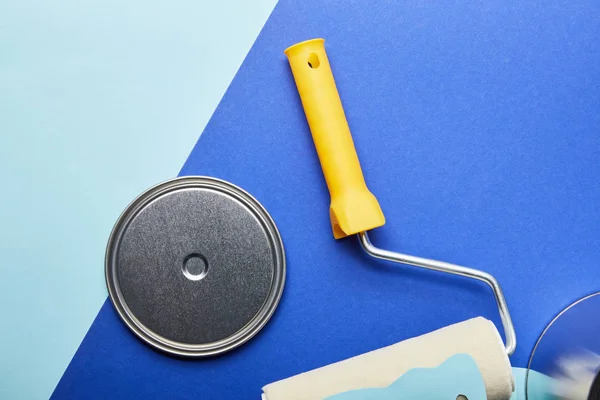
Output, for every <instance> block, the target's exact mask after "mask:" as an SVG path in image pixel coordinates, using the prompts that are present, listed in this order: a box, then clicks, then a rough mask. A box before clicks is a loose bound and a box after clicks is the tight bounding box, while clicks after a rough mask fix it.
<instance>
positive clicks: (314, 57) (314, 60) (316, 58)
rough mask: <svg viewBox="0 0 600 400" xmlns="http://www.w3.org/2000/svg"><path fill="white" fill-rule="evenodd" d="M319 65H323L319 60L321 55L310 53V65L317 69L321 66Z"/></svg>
mask: <svg viewBox="0 0 600 400" xmlns="http://www.w3.org/2000/svg"><path fill="white" fill-rule="evenodd" d="M319 65H321V62H320V61H319V56H318V55H316V54H315V53H310V54H309V55H308V66H309V67H311V68H312V69H315V68H319Z"/></svg>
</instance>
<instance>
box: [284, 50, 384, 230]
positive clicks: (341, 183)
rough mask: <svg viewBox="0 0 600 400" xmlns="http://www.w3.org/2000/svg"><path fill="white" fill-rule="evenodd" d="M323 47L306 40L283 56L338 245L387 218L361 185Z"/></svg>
mask: <svg viewBox="0 0 600 400" xmlns="http://www.w3.org/2000/svg"><path fill="white" fill-rule="evenodd" d="M324 43H325V41H324V40H323V39H313V40H308V41H306V42H301V43H298V44H296V45H294V46H291V47H289V48H288V49H286V50H285V54H286V56H287V57H288V60H289V62H290V66H291V68H292V73H293V74H294V80H295V81H296V86H297V87H298V92H299V93H300V98H301V100H302V106H303V107H304V113H305V114H306V119H307V120H308V125H309V126H310V131H311V133H312V137H313V141H314V142H315V147H316V148H317V153H318V155H319V160H320V161H321V168H322V169H323V174H324V175H325V180H326V181H327V187H328V188H329V194H330V195H331V206H330V208H329V215H330V217H331V225H332V227H333V236H334V237H335V238H336V239H339V238H343V237H345V236H348V235H352V234H355V233H359V232H364V231H367V230H370V229H373V228H377V227H378V226H382V225H383V224H385V217H384V216H383V212H382V211H381V207H380V206H379V203H378V202H377V199H376V198H375V196H373V194H372V193H371V192H370V191H369V189H368V188H367V185H366V184H365V178H364V177H363V173H362V170H361V168H360V162H359V161H358V155H357V154H356V149H355V148H354V142H353V141H352V135H351V134H350V128H349V127H348V122H347V121H346V115H345V114H344V109H343V107H342V102H341V100H340V96H339V94H338V91H337V88H336V86H335V81H334V79H333V74H332V73H331V67H330V66H329V60H328V59H327V53H325V46H324Z"/></svg>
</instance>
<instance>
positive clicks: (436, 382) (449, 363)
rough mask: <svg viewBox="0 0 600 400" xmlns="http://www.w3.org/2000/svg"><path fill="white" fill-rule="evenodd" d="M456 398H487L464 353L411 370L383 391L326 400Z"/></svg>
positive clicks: (357, 392)
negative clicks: (431, 365)
mask: <svg viewBox="0 0 600 400" xmlns="http://www.w3.org/2000/svg"><path fill="white" fill-rule="evenodd" d="M459 395H463V396H465V397H466V398H468V399H470V400H485V399H486V393H485V384H484V383H483V377H482V376H481V373H480V372H479V369H478V368H477V364H476V363H475V360H473V358H472V357H471V356H469V355H467V354H457V355H455V356H452V357H450V358H449V359H448V360H446V361H445V362H444V363H443V364H441V365H440V366H439V367H436V368H415V369H412V370H410V371H408V372H407V373H405V374H404V375H402V376H400V378H398V380H396V381H395V382H394V383H392V384H391V385H390V386H388V387H386V388H369V389H359V390H352V391H349V392H344V393H340V394H336V395H334V396H330V397H328V398H327V400H402V399H427V400H438V399H439V400H447V399H449V398H451V399H454V398H456V397H457V396H459ZM448 396H450V397H448Z"/></svg>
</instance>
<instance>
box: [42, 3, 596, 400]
mask: <svg viewBox="0 0 600 400" xmlns="http://www.w3.org/2000/svg"><path fill="white" fill-rule="evenodd" d="M598 15H600V6H599V5H598V4H597V2H594V1H583V2H577V3H573V2H572V3H569V2H564V1H560V0H552V1H547V0H545V1H541V0H540V1H530V2H526V3H524V2H506V1H504V0H491V1H488V2H486V3H485V4H483V3H477V4H475V3H470V2H436V3H432V2H423V1H417V0H415V1H412V0H409V1H377V2H374V1H370V0H357V1H351V2H350V1H347V0H330V1H322V0H304V1H296V0H280V1H279V2H278V4H277V6H276V7H275V9H274V11H273V13H272V14H271V16H270V18H269V20H268V21H267V23H266V24H265V26H264V28H263V29H262V31H261V33H260V35H259V36H258V38H257V40H256V42H255V44H254V45H253V47H252V49H251V50H250V52H249V53H248V55H247V57H246V59H245V60H244V62H243V64H242V66H241V67H240V69H239V71H238V72H237V74H236V76H235V78H234V80H233V81H232V83H231V85H230V86H229V88H228V89H227V92H226V93H225V95H224V97H223V100H222V101H221V103H220V105H219V107H218V108H217V109H216V111H215V113H214V115H213V117H212V118H211V120H210V122H209V123H208V125H207V127H206V129H205V131H204V133H203V134H202V137H201V139H200V141H199V142H198V144H197V145H196V146H195V147H194V149H193V151H192V152H191V154H190V156H189V158H188V159H187V161H186V163H185V165H184V167H183V168H182V170H181V174H183V175H191V174H204V175H210V176H215V177H217V178H222V179H225V180H228V181H230V182H232V183H234V184H236V185H239V186H241V187H242V188H244V189H246V190H248V191H249V192H250V193H252V195H253V196H255V197H256V198H257V200H259V201H260V202H261V204H263V205H264V206H265V208H266V209H267V210H268V211H269V213H270V214H271V216H272V217H273V219H274V220H275V222H276V223H277V225H278V228H279V230H280V232H281V235H282V238H283V242H284V245H285V250H286V257H287V279H286V287H285V290H284V293H283V297H282V300H281V302H280V304H279V307H278V309H277V310H276V312H275V314H274V316H273V318H272V319H271V321H270V322H269V323H268V324H267V325H266V327H265V328H264V329H263V330H262V331H261V332H260V333H259V334H258V335H257V336H256V337H255V338H253V339H252V340H251V341H249V342H248V343H247V344H245V345H244V346H242V347H240V348H239V349H238V350H236V351H233V352H231V353H229V354H227V355H224V356H222V357H217V358H214V359H208V360H201V361H200V360H196V361H189V360H180V359H174V358H171V357H165V356H164V355H162V354H159V353H157V352H155V351H153V350H151V349H149V348H148V346H145V345H144V344H142V343H141V341H139V340H137V339H136V338H135V337H134V336H133V335H132V334H131V333H130V332H128V331H127V329H126V328H125V327H124V326H123V324H122V323H121V322H120V321H119V320H118V318H117V317H116V315H115V312H114V310H113V309H112V307H111V305H110V303H106V304H105V305H104V307H103V308H102V310H101V311H100V312H99V313H98V316H97V318H96V319H95V321H94V323H93V325H92V327H91V328H90V330H89V331H88V334H87V335H86V337H85V339H84V340H83V342H82V344H81V346H80V348H79V349H78V351H77V354H76V355H75V357H74V358H73V360H72V362H71V363H70V365H69V367H68V368H67V370H66V371H65V374H64V375H63V377H62V379H61V381H60V383H59V384H58V386H57V388H56V391H55V392H54V396H55V397H56V398H57V399H61V398H65V399H66V398H69V399H70V398H86V399H105V398H112V399H114V398H123V399H130V398H143V399H165V398H168V399H189V398H198V399H235V400H245V399H248V400H252V399H257V398H258V397H259V396H260V392H261V387H262V386H264V385H265V384H268V383H269V382H274V381H277V380H279V379H283V378H286V377H289V376H293V375H296V374H298V373H301V372H303V371H307V370H311V369H314V368H316V367H320V366H323V365H327V364H330V363H333V362H335V361H339V360H343V359H346V358H349V357H352V356H354V355H356V354H361V353H364V352H367V351H369V350H373V349H376V348H380V347H383V346H386V345H389V344H392V343H395V342H398V341H400V340H403V339H406V338H409V337H413V336H417V335H419V334H423V333H425V332H429V331H432V330H435V329H437V328H440V327H442V326H446V325H449V324H451V323H455V322H458V321H461V320H465V319H468V318H470V317H474V316H477V315H483V316H485V317H488V318H490V319H492V320H494V322H495V323H496V324H497V325H498V326H499V322H500V321H499V318H498V316H497V310H496V307H495V304H494V301H493V297H492V294H491V293H490V292H489V290H488V289H487V288H486V287H482V286H481V285H479V284H477V283H473V282H470V281H465V280H464V279H461V278H457V277H448V276H443V275H442V276H440V275H439V274H435V273H428V272H423V271H420V270H414V269H411V268H397V267H395V266H390V265H388V264H385V263H383V262H378V261H376V260H368V259H365V257H364V256H363V254H362V253H361V250H360V248H359V245H358V243H357V242H356V240H354V239H348V240H341V241H334V240H333V238H332V237H331V226H330V223H329V215H328V205H329V196H328V193H327V189H326V187H325V183H324V180H323V178H322V172H321V170H320V167H319V163H318V159H317V156H316V154H315V151H314V145H313V143H312V139H311V137H310V133H309V131H308V128H307V124H306V118H305V116H304V114H303V111H302V108H301V104H300V102H299V99H298V95H297V90H296V88H295V85H294V82H293V79H292V76H291V73H290V69H289V65H288V64H287V60H286V59H285V55H284V54H283V50H284V49H285V48H286V47H288V46H289V45H291V44H294V43H297V42H299V41H301V40H306V39H309V38H313V37H324V38H325V39H326V42H325V46H326V47H327V52H328V57H329V59H330V61H331V64H332V68H333V73H334V75H335V78H336V84H337V87H338V90H339V92H340V96H341V98H342V102H343V104H344V107H345V112H346V115H347V117H348V122H349V125H350V128H351V129H352V132H353V139H354V142H355V144H356V148H357V151H358V153H359V157H360V159H361V164H362V167H363V170H364V173H365V178H366V180H367V183H368V185H369V188H370V189H371V190H372V191H373V193H374V194H375V195H376V196H377V197H378V199H379V201H380V202H381V206H382V208H383V210H384V213H385V215H386V219H387V221H388V222H387V225H385V226H384V227H382V228H379V229H377V230H375V231H374V232H373V235H372V238H373V242H374V243H376V244H377V245H378V246H380V247H382V248H389V249H398V250H401V251H405V252H407V253H409V254H416V255H422V256H425V257H431V258H436V259H442V260H448V261H451V262H456V263H459V264H464V265H468V266H473V267H475V268H480V269H484V270H486V271H489V272H490V273H492V274H493V275H494V276H496V277H497V279H498V280H499V282H500V283H501V284H502V287H503V289H504V292H505V294H506V297H507V301H508V304H509V307H510V309H511V314H512V317H513V319H514V321H515V325H516V331H517V335H518V338H519V346H518V348H517V351H516V353H515V355H514V356H513V357H512V361H513V365H515V366H517V367H523V366H525V365H526V362H527V358H528V356H529V352H530V351H531V348H532V346H533V344H534V342H535V339H536V338H537V336H538V335H539V333H540V332H541V330H542V329H543V327H544V326H545V325H546V324H547V322H548V321H549V320H550V319H551V318H552V316H553V315H554V314H556V313H557V312H558V311H559V310H561V309H562V308H564V307H565V306H566V305H568V304H570V303H571V302H572V301H574V300H576V299H578V298H580V297H581V296H583V295H585V294H587V293H590V292H592V291H597V290H598V287H599V286H600V274H598V265H600V247H599V246H597V238H598V237H600V208H599V207H598V204H600V185H598V171H600V156H599V155H598V149H600V136H599V135H598V131H600V114H598V109H600V92H599V91H598V90H597V84H596V83H597V77H598V76H600V58H598V57H597V54H600V41H598V40H597V37H598V34H599V32H600V19H598ZM193 106H194V105H192V107H193ZM190 112H191V111H190ZM127 172H128V173H129V172H130V171H127ZM135 172H136V171H135V170H134V171H133V173H135Z"/></svg>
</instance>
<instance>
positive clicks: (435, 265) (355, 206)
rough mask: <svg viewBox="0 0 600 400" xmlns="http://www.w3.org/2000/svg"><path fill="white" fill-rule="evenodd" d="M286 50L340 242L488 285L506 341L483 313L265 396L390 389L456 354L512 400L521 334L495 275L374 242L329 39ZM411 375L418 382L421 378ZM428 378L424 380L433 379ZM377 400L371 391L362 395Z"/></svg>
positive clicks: (374, 215)
mask: <svg viewBox="0 0 600 400" xmlns="http://www.w3.org/2000/svg"><path fill="white" fill-rule="evenodd" d="M285 54H286V55H287V57H288V60H289V64H290V66H291V69H292V73H293V76H294V80H295V81H296V86H297V88H298V92H299V94H300V99H301V101H302V105H303V108H304V111H305V114H306V119H307V121H308V124H309V126H310V130H311V133H312V136H313V140H314V143H315V147H316V150H317V153H318V156H319V160H320V162H321V167H322V170H323V174H324V176H325V180H326V182H327V187H328V189H329V192H330V195H331V205H330V209H329V213H330V218H331V225H332V229H333V235H334V237H335V238H336V239H339V238H343V237H346V236H350V235H358V238H359V242H360V244H361V246H362V248H363V249H364V251H365V252H366V253H367V254H368V255H370V256H372V257H375V258H378V259H383V260H387V261H391V262H395V263H400V264H406V265H412V266H416V267H421V268H426V269H431V270H436V271H440V272H446V273H451V274H455V275H460V276H464V277H468V278H473V279H477V280H479V281H482V282H485V283H486V284H488V285H489V286H490V288H491V289H492V292H493V293H494V296H495V299H496V303H497V305H498V310H499V312H500V317H501V321H502V325H503V328H504V333H505V338H506V343H505V344H504V343H503V342H502V339H501V336H500V334H499V332H498V330H497V329H496V327H495V326H494V324H493V323H492V322H491V321H489V320H487V319H485V318H482V317H479V318H474V319H471V320H468V321H465V322H461V323H458V324H455V325H451V326H448V327H445V328H442V329H440V330H437V331H435V332H432V333H429V334H426V335H423V336H419V337H417V338H413V339H409V340H406V341H403V342H400V343H397V344H395V345H392V346H389V347H386V348H382V349H379V350H375V351H372V352H370V353H366V354H363V355H360V356H357V357H354V358H351V359H348V360H345V361H341V362H338V363H336V364H332V365H329V366H326V367H322V368H319V369H316V370H313V371H309V372H305V373H303V374H300V375H297V376H295V377H292V378H288V379H284V380H282V381H279V382H275V383H272V384H270V385H267V386H265V387H264V388H263V399H264V400H309V399H310V400H313V399H314V400H316V399H327V398H332V399H333V397H332V396H339V395H340V394H343V393H354V391H356V390H361V389H368V388H386V387H391V385H393V384H394V383H395V382H397V380H398V379H399V378H400V377H402V376H405V375H407V374H408V373H409V372H411V373H412V372H413V371H415V370H416V369H419V370H420V371H426V370H427V369H428V368H429V369H432V368H433V369H435V368H441V367H440V366H441V365H442V364H444V362H445V361H447V360H448V359H450V358H452V356H453V355H457V354H466V355H468V356H469V357H470V359H472V360H474V362H475V363H476V365H477V368H478V371H479V372H480V374H481V379H483V382H484V383H485V392H486V396H487V399H493V400H496V399H498V400H501V399H504V400H506V399H509V398H510V397H511V394H512V392H513V390H514V380H513V377H512V373H511V366H510V361H509V359H508V356H510V355H512V353H513V352H514V350H515V347H516V337H515V331H514V327H513V323H512V321H511V318H510V314H509V311H508V307H507V304H506V300H505V298H504V294H503V293H502V289H501V288H500V285H499V284H498V282H497V281H496V279H495V278H494V277H493V276H491V275H490V274H488V273H486V272H483V271H479V270H475V269H471V268H466V267H463V266H459V265H454V264H450V263H446V262H441V261H435V260H429V259H425V258H421V257H415V256H410V255H406V254H401V253H397V252H393V251H389V250H384V249H380V248H378V247H376V246H375V245H373V244H372V243H371V241H370V239H369V235H368V233H367V231H369V230H371V229H373V228H377V227H380V226H382V225H384V224H385V218H384V216H383V212H382V210H381V207H380V206H379V203H378V201H377V199H376V198H375V196H374V195H373V194H372V193H371V192H370V191H369V189H368V188H367V186H366V184H365V180H364V177H363V173H362V170H361V166H360V163H359V160H358V156H357V154H356V150H355V147H354V143H353V141H352V136H351V134H350V129H349V127H348V123H347V121H346V116H345V114H344V110H343V107H342V103H341V100H340V97H339V94H338V91H337V88H336V85H335V81H334V78H333V74H332V72H331V68H330V65H329V60H328V58H327V54H326V52H325V46H324V40H323V39H313V40H309V41H305V42H301V43H298V44H296V45H294V46H291V47H289V48H288V49H286V50H285ZM411 376H413V378H414V379H417V377H416V376H417V375H415V374H412V375H411ZM421 376H425V375H421ZM423 379H424V382H426V381H428V380H429V379H428V378H423ZM438 386H439V385H435V384H434V385H431V384H426V383H424V384H423V385H421V388H423V389H424V390H428V391H429V392H426V393H430V394H431V396H429V397H423V396H422V393H421V395H420V397H421V398H431V399H433V398H438V397H435V396H433V392H435V391H439V390H441V389H440V388H439V387H438ZM444 396H445V397H444ZM461 396H462V397H461ZM371 397H372V396H368V395H365V397H362V398H365V399H367V398H371ZM348 398H350V397H348ZM356 398H359V397H356ZM373 398H374V397H373ZM378 398H379V397H378ZM381 398H382V399H383V398H384V397H381ZM389 398H396V397H389ZM397 398H400V397H397ZM402 398H404V397H402ZM439 398H448V399H455V398H456V399H459V398H466V396H464V395H463V394H460V393H447V394H443V395H441V397H439ZM335 399H338V397H335ZM341 399H342V398H340V400H341Z"/></svg>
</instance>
